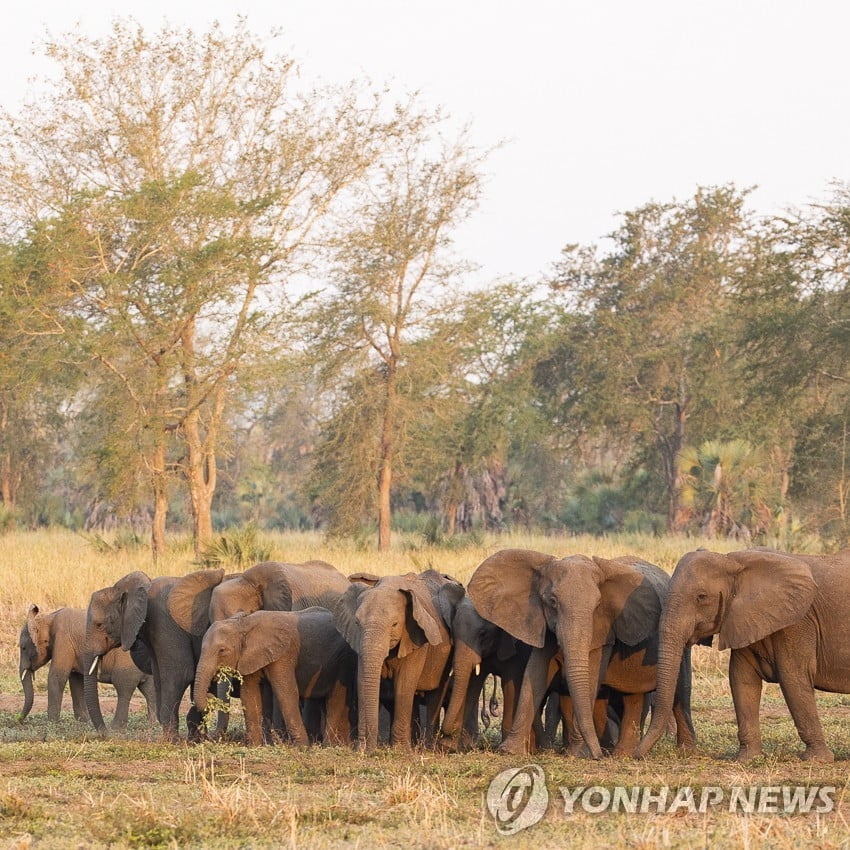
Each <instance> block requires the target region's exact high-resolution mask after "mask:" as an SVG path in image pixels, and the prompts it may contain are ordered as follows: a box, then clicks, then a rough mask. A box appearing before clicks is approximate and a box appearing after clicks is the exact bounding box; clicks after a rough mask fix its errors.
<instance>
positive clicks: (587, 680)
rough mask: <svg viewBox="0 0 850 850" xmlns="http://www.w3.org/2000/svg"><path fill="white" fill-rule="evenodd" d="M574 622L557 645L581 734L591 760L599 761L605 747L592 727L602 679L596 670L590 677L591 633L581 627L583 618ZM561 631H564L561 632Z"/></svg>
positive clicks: (576, 618)
mask: <svg viewBox="0 0 850 850" xmlns="http://www.w3.org/2000/svg"><path fill="white" fill-rule="evenodd" d="M571 621H572V622H574V623H576V625H575V626H574V627H572V628H570V629H569V630H568V631H565V632H564V633H563V634H561V633H559V635H558V642H559V643H560V645H561V649H562V651H563V653H564V678H565V679H566V682H567V686H568V687H569V689H570V696H571V697H572V702H573V714H574V715H575V722H576V725H577V726H578V731H579V733H580V734H581V737H582V738H583V739H584V742H585V744H586V745H587V748H588V750H589V751H590V756H591V758H595V759H599V758H602V747H601V746H600V745H599V738H598V737H597V735H596V728H595V727H594V725H593V703H594V700H595V699H596V690H597V688H598V685H599V682H598V681H597V679H598V678H599V677H598V675H597V674H596V671H594V675H593V677H591V674H590V660H589V659H590V640H589V630H588V628H586V627H585V628H580V627H579V626H578V623H579V622H582V618H580V617H573V618H571ZM583 622H587V621H586V620H585V621H583ZM559 632H561V630H560V629H559ZM591 678H592V679H593V681H592V682H591Z"/></svg>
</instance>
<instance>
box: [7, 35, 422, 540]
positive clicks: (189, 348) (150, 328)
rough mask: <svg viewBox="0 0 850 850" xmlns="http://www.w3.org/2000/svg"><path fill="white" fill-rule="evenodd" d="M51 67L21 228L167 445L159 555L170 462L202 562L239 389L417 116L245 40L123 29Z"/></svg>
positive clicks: (14, 174) (157, 473)
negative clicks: (318, 253) (352, 201)
mask: <svg viewBox="0 0 850 850" xmlns="http://www.w3.org/2000/svg"><path fill="white" fill-rule="evenodd" d="M47 54H48V55H49V56H50V57H51V58H52V59H54V60H55V61H56V63H57V64H58V66H59V70H60V72H61V76H60V78H59V79H58V80H56V81H53V82H51V83H50V84H49V85H48V86H47V88H46V89H45V90H44V91H40V92H39V96H38V99H37V100H36V101H32V102H30V103H29V104H27V105H26V106H25V107H24V109H23V110H22V113H21V115H20V116H18V117H14V116H10V115H5V116H3V129H2V132H0V152H2V160H3V161H2V164H0V182H2V186H3V192H2V194H3V196H4V198H5V200H6V204H5V209H4V212H5V214H6V226H7V228H8V229H9V230H10V231H11V232H15V231H19V230H20V229H21V228H25V229H29V230H35V229H38V230H39V232H40V234H41V236H42V238H43V246H44V250H45V251H48V252H49V253H50V255H51V258H52V259H51V271H52V275H53V279H54V282H55V285H56V286H57V287H61V288H62V289H63V290H66V291H67V292H68V293H69V295H70V297H71V300H72V307H71V310H70V312H66V313H65V314H64V315H63V317H62V320H60V321H66V320H67V319H68V317H69V316H71V315H73V316H75V317H80V318H82V319H84V323H83V334H84V338H85V339H84V342H85V345H86V349H87V351H88V354H89V357H90V359H91V362H93V363H94V364H97V366H98V367H99V368H100V370H101V374H102V375H108V376H110V377H111V378H112V379H113V380H114V381H115V386H116V387H120V388H121V392H122V394H123V397H124V399H125V401H126V402H127V403H128V404H129V405H130V406H132V409H133V411H134V417H135V422H136V428H135V429H134V431H135V433H137V434H138V433H139V432H140V431H144V432H145V433H146V434H147V435H149V439H147V440H146V447H145V449H144V453H145V459H144V466H145V467H146V468H147V469H148V473H149V479H150V483H151V487H152V489H153V493H154V523H153V535H152V536H153V550H154V555H155V556H156V554H157V553H158V552H159V551H161V548H162V545H163V534H164V528H165V510H166V507H167V505H166V496H165V493H166V482H167V479H168V477H169V455H170V454H171V453H174V454H175V455H176V457H177V460H178V461H179V469H180V471H181V472H182V475H183V476H184V478H185V480H186V482H187V485H188V490H189V494H190V501H191V506H192V514H193V531H194V541H195V550H196V553H197V552H198V551H199V550H200V548H201V547H202V545H203V543H204V542H205V541H206V540H208V539H209V537H210V535H211V514H210V506H211V502H212V498H213V494H214V492H215V488H216V481H217V447H218V444H219V440H220V437H221V429H222V428H223V426H224V422H225V418H224V414H225V410H226V407H227V399H228V394H229V392H230V390H231V386H232V384H233V383H234V381H235V380H236V378H237V376H238V375H239V373H240V371H241V370H243V369H244V368H247V367H248V366H250V365H251V363H252V362H253V361H256V360H257V359H258V358H263V357H267V356H270V355H271V354H273V353H274V350H275V349H276V347H277V346H278V344H279V341H280V336H281V319H282V318H283V317H285V315H286V312H287V303H286V290H287V287H288V286H289V284H290V282H291V280H292V278H293V277H294V276H296V275H297V274H299V273H301V272H303V271H304V269H305V268H306V267H307V265H308V263H309V262H310V260H311V257H312V256H313V254H314V250H315V247H316V245H317V243H319V242H320V241H321V240H322V238H323V236H324V229H325V227H326V225H327V222H328V221H329V217H330V215H331V213H332V212H333V211H334V209H335V207H336V205H337V204H341V203H342V201H343V200H344V197H345V195H346V192H347V191H348V190H349V189H350V187H351V186H352V184H354V183H355V182H356V181H358V180H360V179H362V178H364V177H365V176H366V174H367V172H368V171H369V169H370V168H371V167H372V166H373V165H374V164H375V162H376V160H377V158H378V156H379V155H380V154H381V153H382V151H383V150H384V148H385V146H386V143H387V140H388V139H396V138H398V137H403V136H404V135H405V133H406V129H405V128H406V127H407V126H408V124H409V121H410V114H409V113H410V105H409V104H408V105H400V106H398V107H396V108H395V109H389V110H388V109H385V108H384V106H383V104H382V102H381V98H380V97H378V96H377V95H374V94H370V93H368V92H364V91H362V90H359V89H358V88H357V87H355V86H351V87H349V88H347V89H343V90H333V91H331V90H314V91H304V90H303V87H302V86H301V85H300V83H299V82H298V79H297V69H296V68H295V66H294V64H293V63H292V62H291V61H290V60H289V59H287V58H286V57H281V56H274V55H270V54H269V53H268V51H267V49H266V48H265V46H264V45H263V43H262V41H261V40H260V39H258V38H257V37H255V36H254V35H252V34H251V33H250V32H249V31H248V30H247V28H246V26H245V23H244V21H240V22H239V23H238V24H237V25H236V27H235V29H234V32H233V33H232V34H230V35H228V34H225V33H224V31H223V30H222V28H221V27H220V26H218V25H214V26H213V27H212V29H211V30H210V31H209V32H207V33H205V34H203V35H201V36H198V35H196V34H195V33H193V32H192V31H190V30H185V31H181V30H178V29H176V28H172V27H165V28H163V29H162V30H160V31H159V32H156V33H154V34H153V35H150V36H149V35H147V34H146V33H144V32H143V30H142V28H141V27H139V26H137V25H135V24H131V23H123V22H116V23H115V24H114V25H113V29H112V32H111V34H110V35H109V36H108V37H106V38H105V39H102V40H100V39H88V38H86V37H83V36H74V35H71V36H68V37H67V38H66V39H65V40H64V41H61V42H55V43H50V44H48V45H47ZM63 327H64V328H65V330H69V328H70V324H68V323H66V324H64V325H63ZM174 441H178V443H179V446H180V449H179V450H176V451H175V450H174V446H173V443H174Z"/></svg>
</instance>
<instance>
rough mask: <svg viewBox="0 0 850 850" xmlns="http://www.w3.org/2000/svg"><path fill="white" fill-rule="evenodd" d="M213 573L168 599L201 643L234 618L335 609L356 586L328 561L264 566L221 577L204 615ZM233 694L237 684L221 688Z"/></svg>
mask: <svg viewBox="0 0 850 850" xmlns="http://www.w3.org/2000/svg"><path fill="white" fill-rule="evenodd" d="M207 572H208V571H200V572H197V573H191V574H189V575H187V576H184V577H183V578H181V579H180V580H178V581H177V582H176V584H175V586H174V588H173V589H172V591H171V593H170V594H169V597H168V611H169V614H170V615H171V616H172V617H173V619H174V622H175V623H177V625H179V626H180V627H181V628H182V629H184V630H185V631H186V632H188V633H189V634H190V635H192V636H193V637H196V638H201V637H203V635H204V633H205V632H206V630H207V629H208V628H209V626H210V624H211V623H214V622H216V621H217V620H222V619H225V618H227V617H232V616H233V615H234V614H239V613H243V614H251V613H253V612H254V611H300V610H302V609H304V608H310V607H311V606H319V607H321V608H328V609H330V608H332V607H333V605H334V603H335V602H336V601H337V600H338V599H339V598H340V596H342V594H343V593H344V592H345V591H346V590H348V587H349V584H350V582H349V580H348V579H347V578H346V577H345V576H344V575H343V574H342V573H341V572H339V570H337V569H336V567H334V566H332V565H331V564H329V563H327V562H326V561H317V560H316V561H306V562H305V563H303V564H290V563H283V562H279V561H262V562H261V563H259V564H255V565H254V566H253V567H249V568H248V569H247V570H245V571H244V572H242V573H236V574H232V575H227V576H225V575H224V573H221V578H220V579H219V581H218V583H217V584H216V585H215V586H214V587H213V588H212V591H211V593H210V595H209V597H208V606H207V610H205V611H204V610H201V609H200V608H199V607H198V606H197V605H196V600H197V599H199V598H200V596H199V594H202V593H204V592H205V590H206V584H207V581H208V578H207ZM204 598H205V599H206V598H207V597H204ZM264 687H265V686H264ZM231 690H232V691H233V693H236V692H237V691H238V688H237V687H236V686H235V685H234V684H233V683H231V684H230V685H229V686H226V685H221V686H220V687H219V689H218V693H219V696H220V698H222V699H226V698H227V697H226V694H228V693H229V692H230V691H231ZM310 707H311V708H312V705H311V706H310ZM272 713H273V712H272V707H271V696H270V695H268V699H267V706H266V714H267V715H268V717H269V721H270V722H271V715H272ZM319 722H320V718H318V717H312V716H311V717H310V727H311V729H312V730H315V729H316V727H317V726H318V724H319ZM226 727H227V714H225V713H223V714H222V715H221V717H220V718H219V727H218V729H219V733H221V732H222V731H224V729H226Z"/></svg>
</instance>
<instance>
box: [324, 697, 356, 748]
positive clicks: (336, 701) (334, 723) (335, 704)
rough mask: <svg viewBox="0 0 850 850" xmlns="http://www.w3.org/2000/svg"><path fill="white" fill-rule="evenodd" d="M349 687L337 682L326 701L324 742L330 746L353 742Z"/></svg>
mask: <svg viewBox="0 0 850 850" xmlns="http://www.w3.org/2000/svg"><path fill="white" fill-rule="evenodd" d="M350 702H351V694H350V693H349V690H348V688H347V687H346V686H345V685H343V684H341V683H337V684H335V685H334V686H333V687H332V688H331V692H330V693H329V694H328V697H327V700H326V701H325V732H324V735H323V736H322V743H323V744H326V745H329V746H334V747H338V746H344V745H346V744H350V743H351V720H350V715H349V703H350Z"/></svg>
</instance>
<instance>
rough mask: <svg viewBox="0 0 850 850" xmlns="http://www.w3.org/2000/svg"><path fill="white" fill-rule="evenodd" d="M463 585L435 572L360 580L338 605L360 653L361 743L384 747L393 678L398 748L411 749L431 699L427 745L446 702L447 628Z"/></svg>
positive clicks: (341, 624) (341, 623)
mask: <svg viewBox="0 0 850 850" xmlns="http://www.w3.org/2000/svg"><path fill="white" fill-rule="evenodd" d="M463 595H464V590H463V585H461V584H460V583H459V582H456V581H455V580H454V579H451V578H450V577H448V576H445V575H443V574H441V573H438V572H436V571H435V570H426V571H425V572H424V573H421V574H416V573H408V574H407V575H403V576H385V577H384V578H381V579H380V581H378V582H377V583H376V584H374V585H373V586H370V585H368V584H365V583H362V582H354V583H352V584H351V586H350V587H349V588H348V590H347V591H346V592H345V593H344V594H343V595H342V597H341V598H340V600H339V601H338V602H337V604H336V605H335V606H334V609H333V610H334V621H335V622H336V626H337V628H338V629H339V631H340V633H341V634H342V635H343V636H344V637H345V639H346V641H348V644H349V646H351V648H352V649H353V650H354V651H355V652H356V653H357V706H358V740H359V745H360V747H361V748H362V749H365V750H374V749H375V748H376V747H377V745H378V712H379V702H380V685H381V678H382V677H385V678H386V679H390V680H392V685H393V696H394V701H393V706H394V707H393V721H392V730H391V735H390V737H391V742H392V744H393V745H395V746H399V747H404V748H409V747H410V746H411V721H412V714H413V705H414V698H415V697H416V695H417V694H423V695H425V700H426V711H427V717H428V719H427V721H426V729H425V737H426V740H429V739H431V738H432V737H433V732H434V724H435V723H436V720H437V716H438V714H439V711H440V708H441V706H442V704H443V699H444V697H445V693H446V687H447V683H448V676H449V659H450V656H451V651H452V643H451V636H450V633H449V630H448V627H447V623H449V622H451V615H452V610H453V608H454V606H456V605H457V604H458V602H460V600H461V599H462V598H463Z"/></svg>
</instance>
